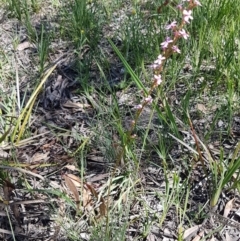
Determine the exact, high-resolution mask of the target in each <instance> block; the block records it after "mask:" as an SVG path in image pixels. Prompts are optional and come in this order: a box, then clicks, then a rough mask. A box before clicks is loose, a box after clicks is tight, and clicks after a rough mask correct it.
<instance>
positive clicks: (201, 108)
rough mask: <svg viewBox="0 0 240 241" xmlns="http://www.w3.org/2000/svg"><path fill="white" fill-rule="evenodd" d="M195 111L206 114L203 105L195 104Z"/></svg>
mask: <svg viewBox="0 0 240 241" xmlns="http://www.w3.org/2000/svg"><path fill="white" fill-rule="evenodd" d="M197 110H199V111H201V112H203V113H204V114H206V111H207V108H206V107H205V105H203V104H197Z"/></svg>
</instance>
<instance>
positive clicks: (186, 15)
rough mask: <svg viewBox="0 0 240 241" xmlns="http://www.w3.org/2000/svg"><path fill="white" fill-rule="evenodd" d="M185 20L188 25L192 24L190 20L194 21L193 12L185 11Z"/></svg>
mask: <svg viewBox="0 0 240 241" xmlns="http://www.w3.org/2000/svg"><path fill="white" fill-rule="evenodd" d="M183 19H184V21H185V22H186V23H190V22H189V20H190V19H193V17H192V10H183Z"/></svg>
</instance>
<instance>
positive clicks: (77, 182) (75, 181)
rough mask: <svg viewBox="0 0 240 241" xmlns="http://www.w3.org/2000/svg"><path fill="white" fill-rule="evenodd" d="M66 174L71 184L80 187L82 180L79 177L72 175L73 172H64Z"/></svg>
mask: <svg viewBox="0 0 240 241" xmlns="http://www.w3.org/2000/svg"><path fill="white" fill-rule="evenodd" d="M65 175H67V176H68V177H69V178H70V179H71V181H72V182H73V184H74V185H75V186H76V187H81V186H82V181H81V179H80V178H79V177H77V176H75V175H73V174H65Z"/></svg>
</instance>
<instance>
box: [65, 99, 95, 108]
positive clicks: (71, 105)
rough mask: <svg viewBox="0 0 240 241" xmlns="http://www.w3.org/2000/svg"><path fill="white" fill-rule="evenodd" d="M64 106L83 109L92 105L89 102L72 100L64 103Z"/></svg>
mask: <svg viewBox="0 0 240 241" xmlns="http://www.w3.org/2000/svg"><path fill="white" fill-rule="evenodd" d="M63 107H66V108H74V109H77V110H83V109H86V108H90V107H91V106H90V105H89V104H82V103H78V102H72V101H70V100H69V101H67V102H66V103H64V104H63Z"/></svg>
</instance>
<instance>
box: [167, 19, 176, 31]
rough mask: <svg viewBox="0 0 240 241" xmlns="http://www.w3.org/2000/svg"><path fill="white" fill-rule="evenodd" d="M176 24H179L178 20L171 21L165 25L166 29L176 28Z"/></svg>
mask: <svg viewBox="0 0 240 241" xmlns="http://www.w3.org/2000/svg"><path fill="white" fill-rule="evenodd" d="M176 26H177V22H176V21H173V22H171V23H170V24H168V25H167V26H166V27H165V29H167V30H168V29H175V28H176Z"/></svg>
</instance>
